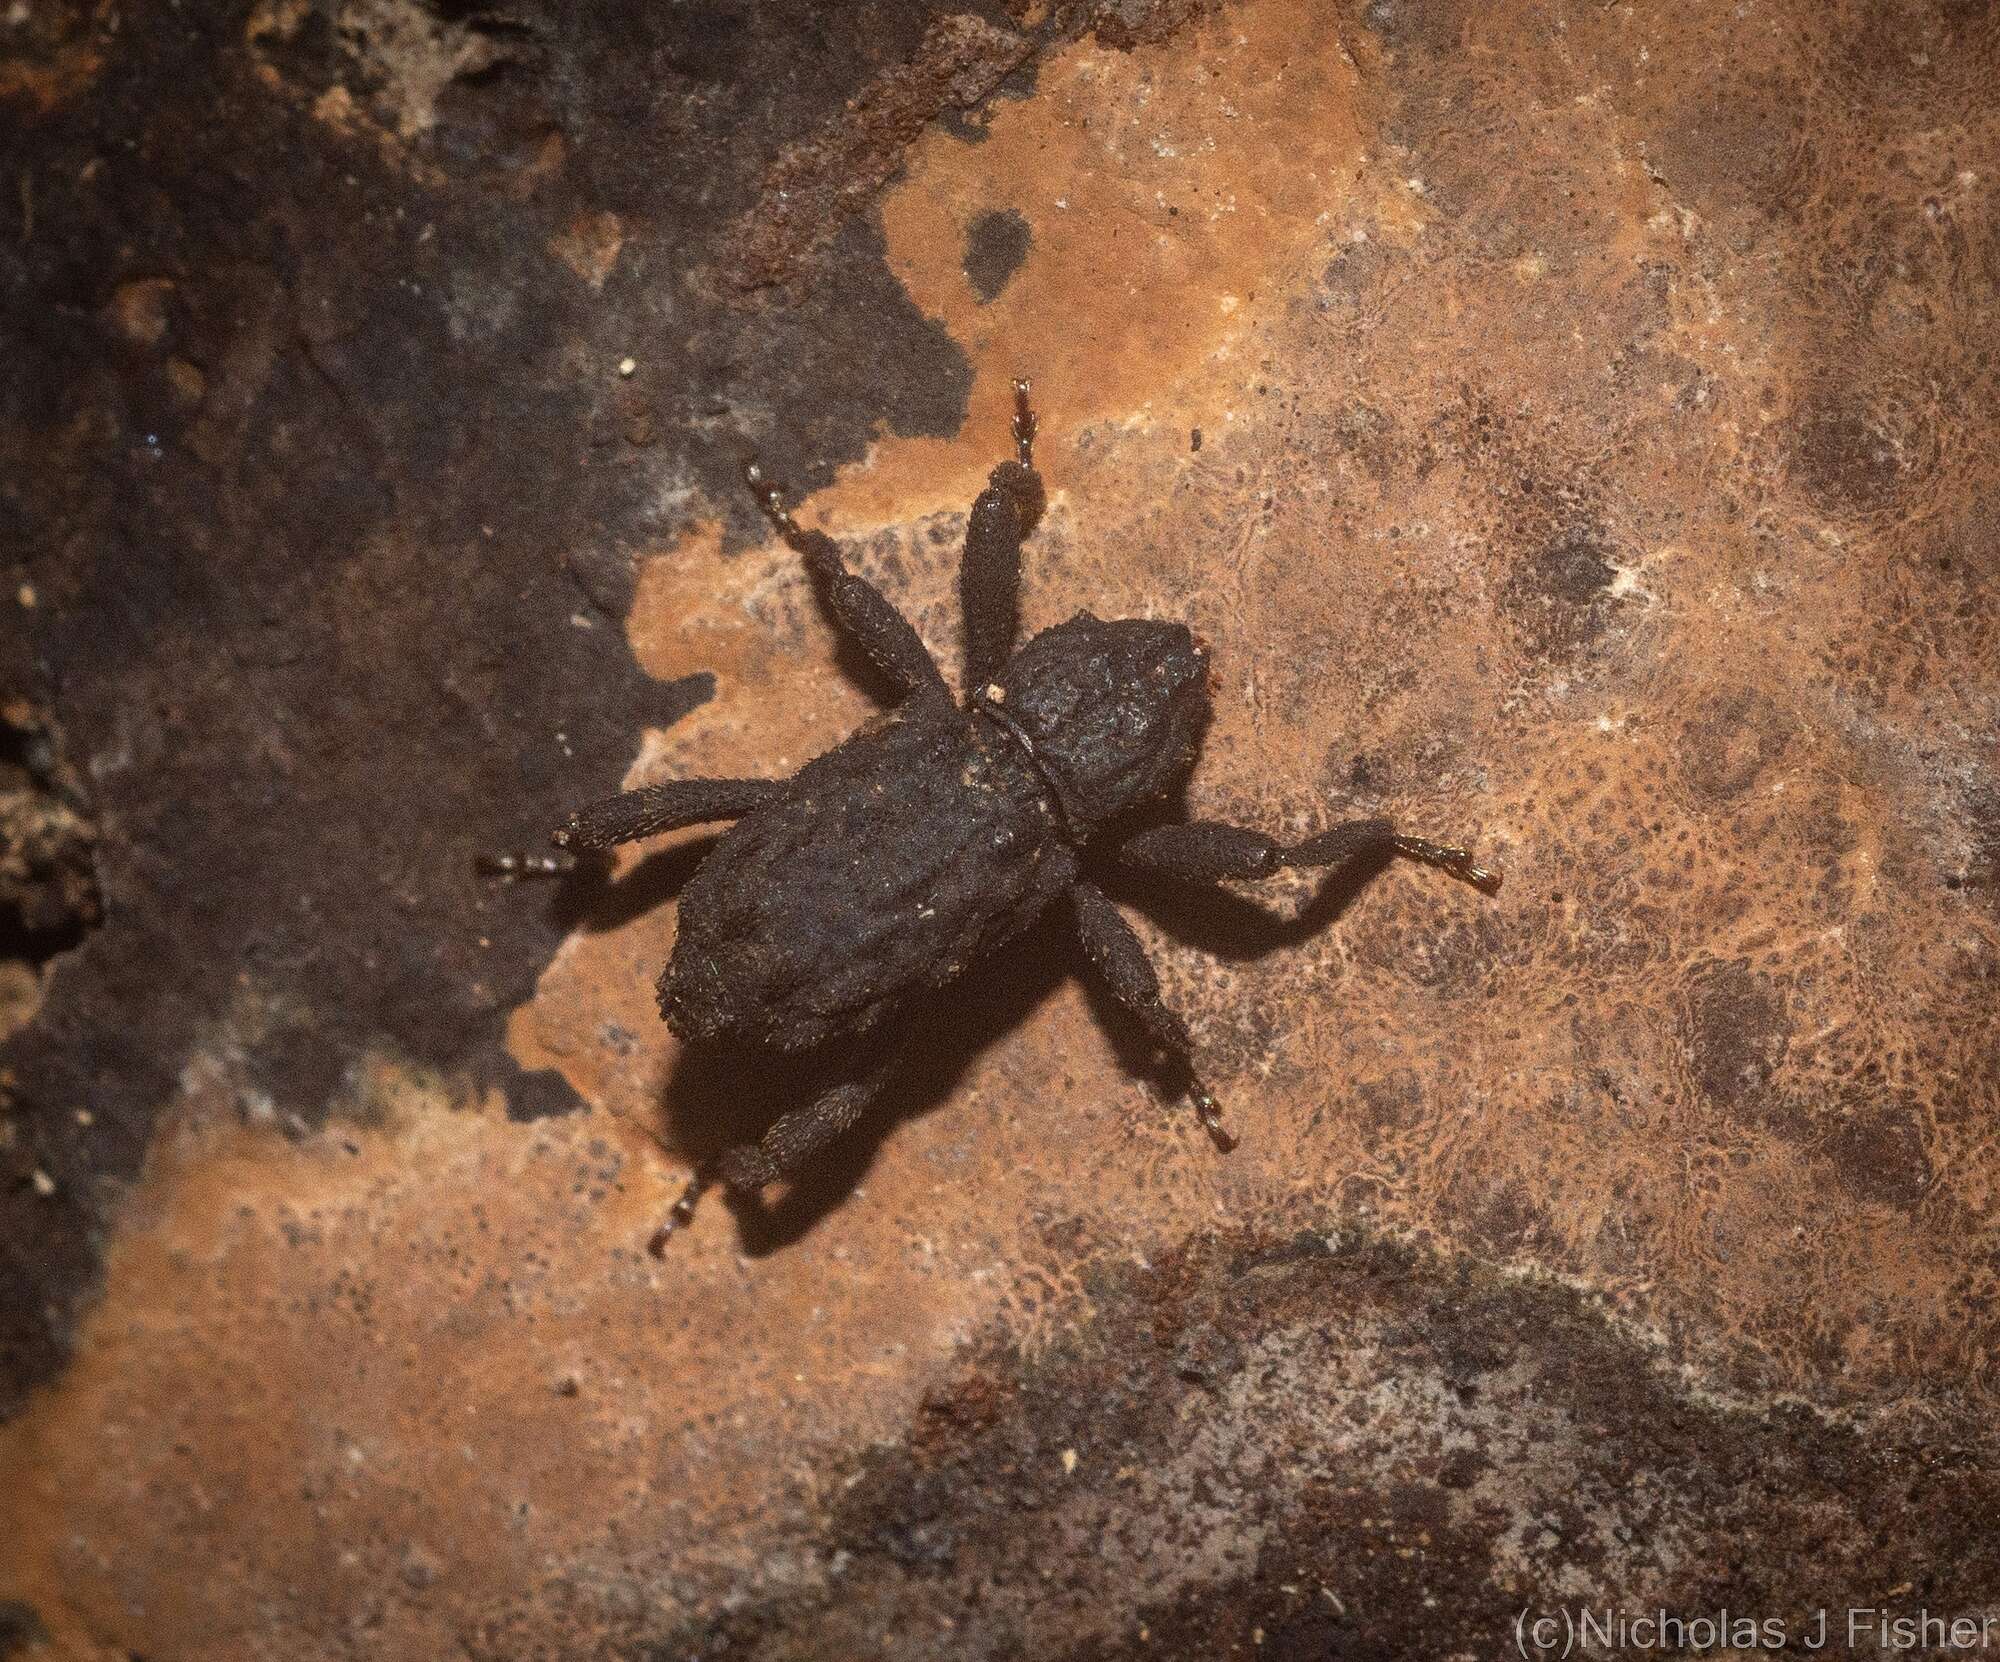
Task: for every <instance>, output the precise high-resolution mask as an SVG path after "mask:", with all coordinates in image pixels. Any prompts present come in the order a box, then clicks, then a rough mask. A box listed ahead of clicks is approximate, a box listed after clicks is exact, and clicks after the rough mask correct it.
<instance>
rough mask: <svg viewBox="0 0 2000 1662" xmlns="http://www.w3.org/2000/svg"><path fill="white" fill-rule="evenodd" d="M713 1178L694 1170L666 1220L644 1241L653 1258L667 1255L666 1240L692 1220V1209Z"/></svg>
mask: <svg viewBox="0 0 2000 1662" xmlns="http://www.w3.org/2000/svg"><path fill="white" fill-rule="evenodd" d="M713 1181H714V1179H713V1178H711V1177H710V1176H709V1175H708V1174H707V1173H706V1172H696V1173H695V1174H694V1176H693V1177H691V1178H689V1179H688V1186H687V1187H686V1188H685V1189H683V1190H682V1191H681V1198H680V1199H679V1200H677V1201H675V1202H674V1204H673V1206H672V1208H671V1209H670V1210H669V1211H668V1213H667V1216H666V1220H665V1221H664V1222H663V1223H662V1224H661V1225H660V1227H659V1228H658V1229H656V1230H654V1231H653V1236H652V1239H651V1240H649V1241H648V1242H647V1243H646V1250H647V1251H648V1252H650V1253H651V1254H652V1255H653V1256H654V1257H655V1258H664V1257H666V1255H667V1242H669V1241H670V1240H672V1239H673V1237H674V1231H675V1230H677V1229H684V1228H686V1227H687V1225H689V1224H690V1223H692V1222H693V1221H694V1209H695V1207H696V1206H697V1205H698V1204H699V1203H700V1201H701V1197H702V1195H703V1193H704V1192H706V1190H707V1189H708V1186H709V1184H710V1183H711V1182H713Z"/></svg>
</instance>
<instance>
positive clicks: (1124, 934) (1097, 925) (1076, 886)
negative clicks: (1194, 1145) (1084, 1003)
mask: <svg viewBox="0 0 2000 1662" xmlns="http://www.w3.org/2000/svg"><path fill="white" fill-rule="evenodd" d="M1069 892H1070V901H1071V904H1072V906H1073V907H1074V908H1075V912H1076V932H1077V935H1078V937H1079V938H1080V939H1081V940H1082V942H1083V949H1084V951H1085V952H1086V953H1088V954H1089V955H1090V961H1091V963H1093V964H1094V965H1096V966H1097V969H1098V972H1099V973H1100V974H1101V975H1102V976H1103V977H1104V981H1105V985H1106V986H1108V987H1109V988H1110V989H1111V992H1112V996H1113V997H1115V998H1116V999H1117V1000H1118V1002H1119V1003H1120V1004H1122V1005H1124V1006H1125V1008H1126V1009H1127V1010H1129V1011H1131V1012H1132V1014H1133V1015H1134V1016H1136V1017H1137V1018H1138V1019H1139V1022H1140V1024H1141V1025H1142V1026H1144V1028H1145V1029H1146V1031H1147V1033H1148V1034H1149V1035H1150V1036H1151V1037H1152V1040H1153V1042H1154V1043H1155V1044H1156V1045H1158V1046H1159V1047H1160V1049H1162V1050H1163V1051H1165V1052H1166V1053H1167V1055H1168V1057H1169V1058H1170V1059H1171V1060H1172V1062H1173V1064H1174V1066H1175V1068H1176V1069H1177V1070H1178V1071H1179V1072H1180V1074H1181V1077H1182V1083H1183V1084H1184V1085H1185V1086H1186V1089H1187V1093H1188V1098H1189V1100H1190V1101H1192V1102H1193V1103H1194V1111H1195V1114H1196V1116H1197V1117H1198V1118H1199V1119H1200V1120H1201V1124H1202V1129H1203V1130H1204V1131H1206V1132H1207V1133H1208V1135H1209V1139H1210V1141H1212V1142H1213V1143H1214V1144H1215V1146H1216V1148H1217V1149H1218V1150H1219V1151H1220V1152H1221V1153H1223V1154H1227V1153H1228V1152H1229V1151H1230V1150H1231V1149H1233V1148H1234V1147H1235V1146H1236V1139H1235V1138H1234V1137H1232V1136H1231V1135H1230V1134H1229V1132H1228V1130H1227V1129H1226V1128H1225V1127H1224V1126H1223V1123H1222V1111H1221V1108H1220V1106H1219V1105H1218V1104H1217V1102H1216V1100H1215V1094H1214V1092H1212V1091H1211V1090H1209V1088H1208V1086H1207V1085H1205V1084H1204V1083H1203V1082H1202V1078H1201V1075H1200V1074H1199V1073H1197V1072H1196V1071H1195V1065H1194V1039H1193V1038H1192V1037H1191V1036H1190V1034H1189V1033H1188V1030H1187V1023H1186V1022H1184V1021H1182V1020H1181V1018H1180V1017H1179V1016H1177V1015H1175V1014H1174V1012H1173V1011H1172V1010H1171V1009H1169V1008H1168V1007H1167V1003H1166V1000H1165V999H1163V998H1161V996H1160V978H1159V976H1158V975H1157V974H1155V973H1154V970H1153V964H1152V960H1151V959H1149V958H1148V957H1147V956H1146V949H1145V947H1144V946H1143V945H1142V944H1140V940H1139V937H1138V936H1137V935H1135V934H1133V933H1132V926H1131V925H1130V924H1129V923H1127V922H1126V921H1125V919H1124V918H1123V917H1122V916H1121V915H1120V914H1119V911H1118V908H1117V907H1116V906H1115V905H1113V904H1112V902H1111V897H1110V896H1109V895H1107V894H1105V892H1104V891H1103V890H1102V889H1100V888H1099V887H1098V886H1097V885H1096V884H1095V883H1091V882H1088V881H1086V880H1082V879H1079V880H1078V881H1077V882H1075V883H1073V884H1072V885H1071V886H1070V891H1069Z"/></svg>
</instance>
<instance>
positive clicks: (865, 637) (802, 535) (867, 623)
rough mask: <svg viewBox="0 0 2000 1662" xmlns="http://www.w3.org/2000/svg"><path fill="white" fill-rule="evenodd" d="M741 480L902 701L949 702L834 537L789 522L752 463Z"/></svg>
mask: <svg viewBox="0 0 2000 1662" xmlns="http://www.w3.org/2000/svg"><path fill="white" fill-rule="evenodd" d="M743 477H744V478H745V479H746V480H747V481H748V482H749V485H750V489H751V491H752V492H753V493H754V494H755V495H756V498H757V506H758V507H760V508H762V509H763V510H764V517H765V518H766V519H768V520H769V521H770V522H771V524H772V526H773V527H775V528H776V530H777V533H778V535H779V536H781V537H783V538H784V539H785V542H786V543H787V544H788V545H789V546H790V547H791V548H792V549H793V551H794V552H796V553H797V554H799V555H800V556H801V557H802V558H803V559H804V560H805V563H806V570H807V571H809V572H810V573H811V574H812V578H813V581H814V582H815V583H817V584H818V585H819V589H820V592H821V593H822V594H823V595H824V596H825V597H826V603H827V607H828V609H829V610H830V611H831V612H832V613H833V617H834V621H835V622H836V623H838V624H839V625H840V627H841V629H842V630H843V631H844V632H845V633H846V634H847V635H848V636H849V637H850V638H851V639H852V640H853V641H854V642H855V644H856V645H858V646H859V647H860V648H861V650H862V651H863V652H865V653H867V654H868V661H869V662H870V663H872V664H873V665H874V666H875V667H876V668H877V669H879V670H880V671H881V672H882V673H883V674H884V675H886V676H887V677H888V678H889V679H890V680H891V681H892V682H894V683H895V686H896V691H897V692H898V693H899V694H900V695H902V696H903V697H906V698H907V697H911V696H925V697H937V698H944V699H949V698H950V697H951V689H950V688H948V687H947V686H946V685H945V684H944V674H943V672H942V671H941V670H939V668H938V667H937V663H936V661H935V660H934V659H933V658H932V657H931V655H930V651H929V649H928V648H927V647H926V646H925V645H924V643H923V639H922V637H921V636H919V635H918V634H917V631H916V630H915V628H913V627H912V626H911V623H910V620H909V619H908V618H906V617H904V616H903V614H902V613H901V612H899V611H897V610H896V608H895V605H894V604H893V603H892V602H891V601H890V600H889V598H888V596H886V595H885V594H883V593H882V591H881V590H880V589H878V588H876V586H875V585H874V584H873V583H871V582H869V581H868V579H867V578H865V577H858V576H856V575H855V574H854V573H853V572H851V571H849V570H848V569H847V562H846V561H845V560H844V559H842V558H841V553H840V545H839V544H838V543H836V542H835V541H834V540H833V538H831V537H829V536H828V535H827V534H826V533H825V532H824V531H808V530H807V529H806V528H805V527H804V526H802V525H800V524H799V522H798V521H797V520H795V519H793V518H792V516H791V512H790V510H788V509H787V508H786V507H785V499H784V496H783V494H782V493H781V492H780V491H779V489H778V487H777V486H776V485H774V484H772V483H771V482H770V480H768V479H766V478H765V477H764V470H763V468H762V467H760V466H759V465H758V464H757V463H756V462H755V461H752V462H750V463H748V464H746V465H745V467H744V469H743Z"/></svg>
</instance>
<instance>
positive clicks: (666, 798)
mask: <svg viewBox="0 0 2000 1662" xmlns="http://www.w3.org/2000/svg"><path fill="white" fill-rule="evenodd" d="M790 789H791V784H790V782H789V781H788V780H784V779H666V780H662V781H661V782H660V783H659V784H657V785H641V786H640V787H639V788H638V789H637V790H634V791H622V792H620V793H619V794H618V795H617V796H613V797H607V798H605V800H604V801H602V802H593V803H592V804H591V805H590V806H589V807H588V808H580V809H578V810H577V812H575V813H573V814H571V815H570V817H569V818H568V819H567V820H566V821H564V822H563V824H561V825H560V826H558V827H557V828H556V829H555V831H554V832H552V833H551V834H550V837H549V841H550V842H552V843H553V844H554V845H555V852H554V853H553V854H488V855H482V856H481V857H480V861H479V865H480V868H481V869H482V870H483V871H486V872H489V873H491V874H492V875H494V876H496V877H562V876H566V875H567V874H568V873H569V872H571V871H574V870H575V869H576V857H577V855H579V854H589V853H595V852H597V851H598V850H600V849H606V848H610V847H611V846H612V845H613V844H615V843H629V842H636V841H638V839H639V838H641V837H652V836H657V835H659V833H661V832H662V831H678V830H680V829H682V828H683V827H684V826H689V825H706V824H708V823H710V822H711V821H715V820H725V819H731V820H733V819H741V818H742V817H743V816H744V815H745V814H748V813H753V812H754V811H755V810H757V809H759V808H762V807H764V806H765V805H766V804H768V803H772V802H775V801H777V800H778V798H780V797H781V796H783V795H784V794H785V792H786V791H788V790H790Z"/></svg>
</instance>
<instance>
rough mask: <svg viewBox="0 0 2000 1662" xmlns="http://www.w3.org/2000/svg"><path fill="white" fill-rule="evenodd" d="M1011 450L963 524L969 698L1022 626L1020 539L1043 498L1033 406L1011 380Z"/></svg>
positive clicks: (961, 571) (961, 586)
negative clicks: (1012, 455) (1036, 460)
mask: <svg viewBox="0 0 2000 1662" xmlns="http://www.w3.org/2000/svg"><path fill="white" fill-rule="evenodd" d="M1014 453H1015V457H1016V459H1015V460H1014V461H1011V462H1002V463H1001V464H1000V465H999V466H998V467H996V468H995V469H994V470H993V472H992V474H991V476H990V477H989V478H988V479H987V481H986V488H985V489H984V490H983V491H981V492H980V493H979V499H978V501H976V502H974V503H973V504H972V515H971V517H970V519H968V520H967V522H966V526H965V553H964V556H963V558H962V559H961V560H960V562H959V568H958V591H959V598H960V601H961V603H962V605H963V607H964V615H965V691H966V696H967V697H973V696H975V695H977V694H978V693H980V692H981V691H983V690H984V689H985V687H986V684H987V683H988V682H989V681H991V680H992V679H993V677H994V676H995V675H997V674H999V673H1000V666H1001V665H1002V664H1004V663H1005V662H1006V661H1007V658H1008V656H1009V654H1011V653H1012V652H1013V650H1014V637H1015V635H1016V633H1017V632H1018V631H1019V627H1020V592H1021V544H1022V543H1023V542H1024V541H1025V540H1026V538H1027V536H1028V533H1029V532H1030V531H1032V530H1034V528H1035V526H1036V524H1037V523H1038V522H1039V521H1040V519H1041V517H1042V509H1043V507H1044V506H1045V505H1046V503H1047V500H1048V499H1047V496H1046V493H1045V492H1044V491H1043V489H1042V476H1041V475H1040V474H1039V473H1037V472H1036V471H1035V412H1034V410H1033V409H1032V408H1030V406H1029V404H1028V383H1027V382H1026V381H1016V382H1015V383H1014Z"/></svg>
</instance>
